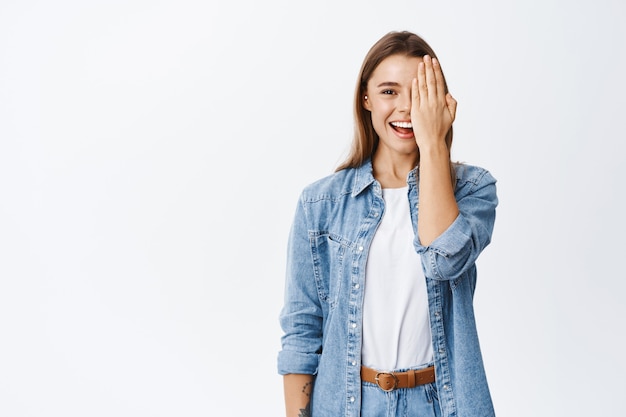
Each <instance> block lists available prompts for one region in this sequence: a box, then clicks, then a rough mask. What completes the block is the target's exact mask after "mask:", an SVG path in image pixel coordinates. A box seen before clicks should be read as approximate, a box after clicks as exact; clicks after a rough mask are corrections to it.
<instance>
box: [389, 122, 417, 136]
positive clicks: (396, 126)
mask: <svg viewBox="0 0 626 417" xmlns="http://www.w3.org/2000/svg"><path fill="white" fill-rule="evenodd" d="M389 124H390V125H391V127H392V129H393V130H395V131H396V132H398V133H402V134H403V135H408V134H409V133H413V124H412V123H411V122H391V123H389Z"/></svg>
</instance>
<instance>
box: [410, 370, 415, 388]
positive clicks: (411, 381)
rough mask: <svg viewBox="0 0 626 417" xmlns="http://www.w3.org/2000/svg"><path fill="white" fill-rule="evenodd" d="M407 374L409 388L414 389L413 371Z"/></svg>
mask: <svg viewBox="0 0 626 417" xmlns="http://www.w3.org/2000/svg"><path fill="white" fill-rule="evenodd" d="M408 374H409V375H408V377H409V381H408V385H409V388H413V387H415V370H414V369H411V370H410V371H409V372H408Z"/></svg>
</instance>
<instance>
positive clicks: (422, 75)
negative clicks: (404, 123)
mask: <svg viewBox="0 0 626 417" xmlns="http://www.w3.org/2000/svg"><path fill="white" fill-rule="evenodd" d="M417 85H418V89H419V91H418V94H419V97H420V104H422V101H423V100H427V99H428V87H427V86H426V69H425V67H424V62H423V61H422V62H420V63H419V65H418V66H417Z"/></svg>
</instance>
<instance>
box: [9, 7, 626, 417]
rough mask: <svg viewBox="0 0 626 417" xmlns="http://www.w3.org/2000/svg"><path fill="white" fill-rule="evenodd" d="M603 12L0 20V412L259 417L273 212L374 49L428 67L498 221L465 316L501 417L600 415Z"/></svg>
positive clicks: (616, 374) (607, 390)
mask: <svg viewBox="0 0 626 417" xmlns="http://www.w3.org/2000/svg"><path fill="white" fill-rule="evenodd" d="M624 16H626V6H625V5H624V3H623V2H621V1H619V0H613V1H611V0H595V1H591V0H582V1H574V2H569V1H564V0H563V1H557V0H542V1H538V0H533V1H527V0H525V1H521V0H519V1H516V2H512V1H500V0H478V1H472V2H465V1H447V2H435V1H429V2H419V1H411V2H409V1H398V0H395V1H384V2H383V1H379V2H374V1H365V2H363V1H344V2H340V1H324V0H321V1H316V2H307V3H303V2H295V1H287V0H282V1H281V0H269V1H264V2H260V1H258V2H257V1H253V0H245V1H229V2H227V1H220V2H216V1H208V2H207V1H199V0H198V1H192V0H177V1H174V0H161V1H158V0H145V1H140V0H130V1H129V0H125V1H121V0H114V1H93V0H92V1H78V0H76V1H71V0H60V1H55V2H46V1H17V0H15V1H12V0H3V1H2V2H0V415H2V416H7V417H18V416H20V417H21V416H64V417H70V416H72V417H73V416H81V417H82V416H94V417H95V416H107V417H110V416H189V417H191V416H217V415H228V416H248V415H256V416H279V415H282V412H283V411H282V410H283V405H282V379H281V377H279V376H278V375H277V373H276V363H275V362H276V354H277V352H278V350H279V348H280V342H279V337H280V328H279V326H278V320H277V317H278V313H279V310H280V307H281V303H282V289H283V272H284V263H285V243H286V239H287V233H288V228H289V225H290V222H291V218H292V215H293V211H294V209H295V204H296V199H297V196H298V194H299V192H300V190H301V189H302V187H304V186H305V185H306V184H308V183H309V182H311V181H313V180H315V179H317V178H319V177H321V176H324V175H327V174H328V173H330V172H332V170H333V169H334V167H335V166H336V165H337V163H338V162H339V161H341V159H342V157H343V156H344V155H345V152H346V150H347V148H348V146H349V143H350V140H351V132H352V108H351V105H352V94H353V88H354V85H355V82H356V76H357V72H358V69H359V67H360V65H361V61H362V59H363V57H364V55H365V53H366V52H367V50H368V49H369V47H370V46H371V45H372V44H373V43H374V42H375V41H376V40H377V39H378V38H380V37H381V36H382V35H384V34H385V33H386V32H388V31H390V30H402V29H407V30H411V31H414V32H417V33H419V34H421V35H422V36H424V38H425V39H426V40H427V41H428V42H429V43H430V44H431V45H432V46H433V48H434V49H435V51H437V53H438V55H439V58H440V61H441V63H442V66H443V68H444V71H445V73H446V77H447V79H448V83H449V86H450V89H451V92H452V94H453V95H454V96H455V97H456V98H457V100H458V101H459V108H458V113H457V115H458V117H457V121H456V122H455V144H454V148H453V157H454V159H457V160H460V161H464V162H468V163H472V164H477V165H481V166H484V167H486V168H488V169H489V170H490V171H491V172H492V174H493V175H494V176H495V177H496V178H497V179H498V180H499V181H498V187H499V188H498V192H499V197H500V200H501V204H500V206H499V208H498V217H497V222H496V230H495V233H494V236H493V240H492V245H491V246H490V247H488V248H487V250H486V251H485V252H484V254H483V256H482V258H481V259H480V261H479V285H478V288H477V294H476V300H475V302H476V310H477V319H478V325H479V332H480V335H481V341H482V348H483V354H484V357H485V362H486V367H487V373H488V378H489V382H490V386H491V390H492V395H493V398H494V403H495V406H496V410H497V412H498V414H499V415H501V416H507V417H517V416H520V417H528V416H591V415H593V416H603V415H619V414H620V413H623V412H624V411H623V410H622V408H623V405H622V401H621V399H622V398H623V395H624V391H625V389H626V384H625V382H624V381H625V379H624V373H625V372H626V359H625V355H624V352H625V351H626V343H625V342H624V323H623V319H624V317H626V303H624V297H625V291H626V284H625V283H624V280H625V278H626V273H625V272H624V269H623V264H624V258H625V256H626V254H625V249H626V244H625V243H624V242H625V236H626V223H625V221H624V210H623V208H622V206H621V202H622V200H621V197H622V195H623V191H624V179H623V163H624V151H625V148H624V144H623V143H624V139H625V134H624V116H623V112H624V109H626V99H625V97H626V82H625V79H624V74H626V54H625V50H624V39H626V29H624V26H623V19H624Z"/></svg>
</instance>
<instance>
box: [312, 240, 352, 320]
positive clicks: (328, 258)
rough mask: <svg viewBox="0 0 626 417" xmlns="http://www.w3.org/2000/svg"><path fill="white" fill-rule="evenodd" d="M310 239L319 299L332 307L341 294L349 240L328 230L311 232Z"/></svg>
mask: <svg viewBox="0 0 626 417" xmlns="http://www.w3.org/2000/svg"><path fill="white" fill-rule="evenodd" d="M310 241H311V253H312V256H313V267H314V270H315V281H316V285H317V292H318V296H319V299H320V301H322V302H325V303H327V304H328V305H329V307H330V308H331V309H333V308H334V307H335V306H336V304H337V300H338V299H340V296H341V295H340V294H341V289H342V288H343V285H342V281H343V276H344V272H345V264H346V255H347V254H349V253H350V251H349V248H350V242H349V241H348V240H346V239H344V238H342V237H341V236H339V235H337V234H334V233H330V232H320V233H313V234H311V236H310Z"/></svg>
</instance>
